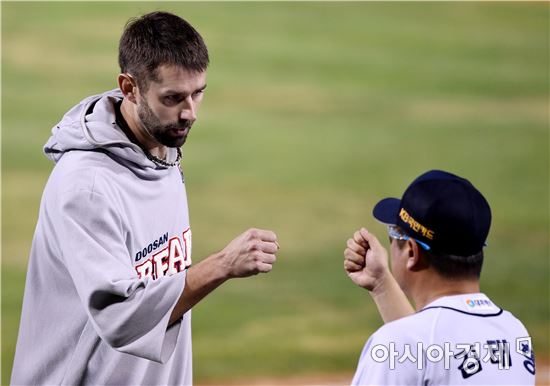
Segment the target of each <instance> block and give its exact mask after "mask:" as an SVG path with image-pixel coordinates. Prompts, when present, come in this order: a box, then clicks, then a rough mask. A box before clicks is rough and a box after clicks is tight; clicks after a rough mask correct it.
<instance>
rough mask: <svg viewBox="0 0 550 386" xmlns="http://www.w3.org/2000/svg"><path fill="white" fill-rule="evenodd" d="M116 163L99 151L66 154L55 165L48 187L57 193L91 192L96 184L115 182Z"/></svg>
mask: <svg viewBox="0 0 550 386" xmlns="http://www.w3.org/2000/svg"><path fill="white" fill-rule="evenodd" d="M117 169H118V168H117V163H116V162H114V161H113V160H112V159H111V158H110V157H109V156H108V155H107V154H105V153H103V152H101V151H79V150H74V151H70V152H67V153H66V154H64V155H63V157H62V158H61V159H60V160H59V161H58V162H57V164H56V165H55V167H54V169H53V171H52V174H51V176H50V180H49V183H48V185H49V187H50V188H53V189H54V190H56V191H57V192H58V193H63V192H67V191H74V190H93V189H94V187H95V188H97V187H98V184H99V185H102V184H106V185H109V181H110V182H111V184H112V183H113V182H115V181H116V177H117V175H119V174H120V171H117Z"/></svg>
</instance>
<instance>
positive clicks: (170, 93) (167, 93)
mask: <svg viewBox="0 0 550 386" xmlns="http://www.w3.org/2000/svg"><path fill="white" fill-rule="evenodd" d="M205 88H206V83H205V84H204V86H202V87H199V88H197V89H196V90H194V91H193V92H195V91H204V89H205ZM184 94H185V92H183V91H179V90H166V91H163V92H162V95H184Z"/></svg>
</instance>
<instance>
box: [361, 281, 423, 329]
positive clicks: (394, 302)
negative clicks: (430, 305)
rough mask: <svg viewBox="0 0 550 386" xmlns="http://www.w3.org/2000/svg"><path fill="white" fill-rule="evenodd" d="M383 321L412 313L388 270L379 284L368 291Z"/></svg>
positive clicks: (389, 320) (386, 321)
mask: <svg viewBox="0 0 550 386" xmlns="http://www.w3.org/2000/svg"><path fill="white" fill-rule="evenodd" d="M369 293H370V295H371V296H372V298H373V300H374V302H375V303H376V307H378V312H380V316H381V317H382V320H383V321H384V323H388V322H391V321H393V320H396V319H400V318H403V317H405V316H408V315H412V314H413V313H414V308H413V307H412V306H411V303H409V300H408V299H407V297H406V296H405V293H404V292H403V291H402V290H401V287H399V284H398V283H397V281H396V280H395V278H394V277H393V276H392V275H391V273H389V272H388V274H387V275H385V277H384V279H383V280H381V281H380V284H379V285H378V286H376V287H375V288H374V289H373V290H372V291H369Z"/></svg>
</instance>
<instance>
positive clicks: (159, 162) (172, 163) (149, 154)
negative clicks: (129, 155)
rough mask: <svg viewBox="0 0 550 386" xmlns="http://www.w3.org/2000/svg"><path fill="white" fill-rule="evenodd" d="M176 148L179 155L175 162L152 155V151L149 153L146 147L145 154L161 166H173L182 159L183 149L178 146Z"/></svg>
mask: <svg viewBox="0 0 550 386" xmlns="http://www.w3.org/2000/svg"><path fill="white" fill-rule="evenodd" d="M176 150H177V152H178V156H177V157H176V160H175V161H174V162H166V161H165V160H162V159H160V158H158V157H155V156H154V155H152V154H151V153H149V152H148V151H147V150H145V149H144V152H145V156H147V158H148V159H149V161H152V162H153V163H155V164H157V165H160V166H165V167H168V168H171V167H173V166H177V165H179V163H180V160H181V149H180V148H179V147H178V148H176Z"/></svg>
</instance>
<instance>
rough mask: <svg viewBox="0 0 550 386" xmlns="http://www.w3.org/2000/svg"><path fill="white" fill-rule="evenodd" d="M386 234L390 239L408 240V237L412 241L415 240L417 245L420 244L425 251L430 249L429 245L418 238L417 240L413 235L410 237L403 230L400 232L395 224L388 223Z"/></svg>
mask: <svg viewBox="0 0 550 386" xmlns="http://www.w3.org/2000/svg"><path fill="white" fill-rule="evenodd" d="M388 236H390V238H392V239H395V240H408V239H413V240H414V241H416V242H417V243H418V245H420V246H421V247H422V249H424V250H426V251H429V250H430V246H429V245H428V244H426V243H424V242H422V241H420V240H417V239H415V238H414V237H411V236H409V235H407V234H405V233H403V232H401V231H400V230H399V228H398V227H397V226H395V225H388Z"/></svg>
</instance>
